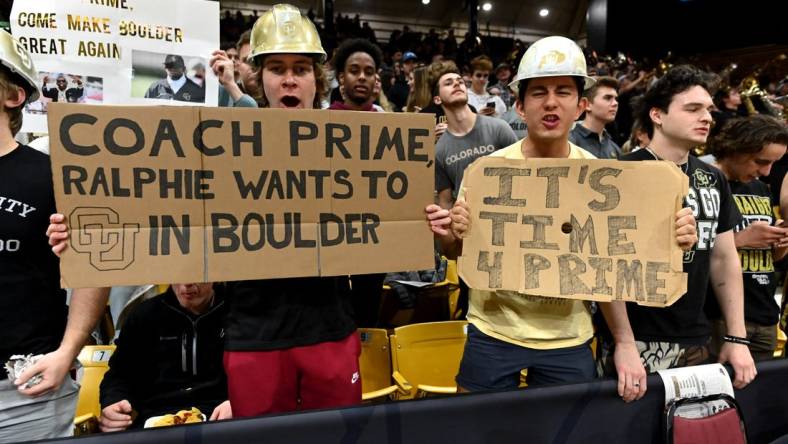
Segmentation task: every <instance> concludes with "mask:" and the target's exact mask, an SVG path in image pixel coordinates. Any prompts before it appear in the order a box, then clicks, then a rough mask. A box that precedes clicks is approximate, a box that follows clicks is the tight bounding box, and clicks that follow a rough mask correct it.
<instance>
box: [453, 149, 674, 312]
mask: <svg viewBox="0 0 788 444" xmlns="http://www.w3.org/2000/svg"><path fill="white" fill-rule="evenodd" d="M464 183H465V199H466V201H467V202H468V205H469V206H470V208H471V211H472V215H471V217H472V222H471V229H470V231H469V236H468V237H467V238H466V239H465V240H464V242H463V254H462V257H460V259H459V267H460V275H461V276H462V278H463V279H464V280H465V281H466V282H467V283H468V285H469V286H470V287H473V288H477V289H481V290H489V291H494V290H512V291H517V292H520V293H525V294H530V295H539V296H549V297H560V298H571V299H585V300H595V301H603V302H607V301H614V300H625V301H634V302H637V303H638V304H641V305H652V306H667V305H670V304H672V303H673V302H675V301H676V300H677V299H678V298H679V297H680V296H681V295H683V294H684V293H685V292H686V287H687V277H686V274H685V273H683V272H682V251H681V249H680V248H679V246H678V244H677V243H676V240H675V214H676V212H677V211H678V210H680V209H681V203H682V199H683V197H684V196H685V195H686V194H687V189H688V179H687V177H686V176H685V175H684V174H682V173H681V171H680V170H679V169H678V168H677V167H676V166H675V165H674V164H672V163H669V162H619V161H611V160H568V159H529V160H513V159H505V158H499V157H483V158H480V159H478V160H476V161H475V162H474V163H473V164H472V165H471V166H469V167H468V169H467V170H466V171H465V176H464Z"/></svg>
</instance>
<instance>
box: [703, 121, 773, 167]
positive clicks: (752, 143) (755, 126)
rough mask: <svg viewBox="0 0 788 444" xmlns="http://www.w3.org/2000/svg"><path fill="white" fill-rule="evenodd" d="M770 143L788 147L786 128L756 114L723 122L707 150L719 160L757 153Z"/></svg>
mask: <svg viewBox="0 0 788 444" xmlns="http://www.w3.org/2000/svg"><path fill="white" fill-rule="evenodd" d="M770 143H777V144H780V145H788V126H786V124H785V122H781V121H780V120H778V119H776V118H774V117H771V116H765V115H763V114H757V115H754V116H749V117H740V118H736V119H730V120H728V121H727V122H725V125H723V127H722V129H721V130H720V132H719V134H717V135H716V136H715V137H714V139H712V140H711V141H710V142H709V150H710V152H711V153H712V154H714V157H716V158H717V160H720V159H725V158H728V157H731V156H733V155H736V154H755V153H758V152H760V151H761V150H762V149H763V147H764V146H766V145H768V144H770Z"/></svg>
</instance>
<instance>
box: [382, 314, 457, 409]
mask: <svg viewBox="0 0 788 444" xmlns="http://www.w3.org/2000/svg"><path fill="white" fill-rule="evenodd" d="M467 328H468V323H467V322H465V321H446V322H427V323H423V324H412V325H406V326H404V327H398V328H396V329H394V334H393V335H391V336H390V338H389V339H390V340H391V363H392V367H393V369H394V372H393V374H392V376H393V378H394V382H395V383H396V384H397V386H399V388H400V390H401V391H402V392H408V395H407V396H403V397H402V398H406V397H407V398H413V397H424V396H427V395H428V394H431V393H432V394H450V393H456V392H457V384H456V382H455V381H454V377H455V376H456V375H457V371H458V370H459V368H460V359H462V353H463V349H464V348H465V340H466V337H467Z"/></svg>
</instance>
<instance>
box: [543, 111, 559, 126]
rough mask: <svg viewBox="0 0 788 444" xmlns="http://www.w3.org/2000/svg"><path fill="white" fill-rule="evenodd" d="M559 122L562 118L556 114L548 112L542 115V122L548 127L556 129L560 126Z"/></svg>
mask: <svg viewBox="0 0 788 444" xmlns="http://www.w3.org/2000/svg"><path fill="white" fill-rule="evenodd" d="M559 122H561V119H560V118H559V117H558V116H557V115H555V114H548V115H546V116H544V117H542V123H543V124H544V126H545V127H546V128H548V129H554V128H556V127H558V124H559Z"/></svg>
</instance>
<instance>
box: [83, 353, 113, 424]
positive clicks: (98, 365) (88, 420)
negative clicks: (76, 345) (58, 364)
mask: <svg viewBox="0 0 788 444" xmlns="http://www.w3.org/2000/svg"><path fill="white" fill-rule="evenodd" d="M114 351H115V346H114V345H86V346H85V347H83V348H82V351H81V352H80V353H79V356H78V357H77V359H79V362H80V363H81V364H82V369H81V373H82V379H81V381H80V384H81V385H82V387H81V388H80V389H79V400H78V401H77V412H76V417H75V418H74V428H75V430H74V434H75V435H83V434H86V433H93V432H96V431H97V430H98V418H99V416H101V404H100V403H99V386H100V385H101V380H102V379H104V373H106V372H107V370H109V365H108V363H109V358H110V356H112V353H113V352H114Z"/></svg>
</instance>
